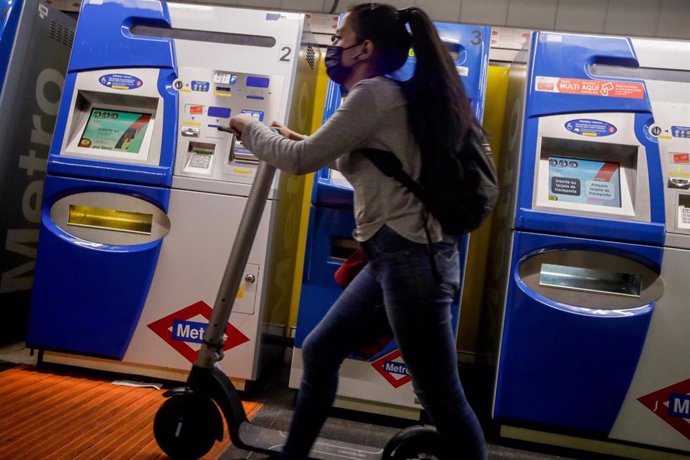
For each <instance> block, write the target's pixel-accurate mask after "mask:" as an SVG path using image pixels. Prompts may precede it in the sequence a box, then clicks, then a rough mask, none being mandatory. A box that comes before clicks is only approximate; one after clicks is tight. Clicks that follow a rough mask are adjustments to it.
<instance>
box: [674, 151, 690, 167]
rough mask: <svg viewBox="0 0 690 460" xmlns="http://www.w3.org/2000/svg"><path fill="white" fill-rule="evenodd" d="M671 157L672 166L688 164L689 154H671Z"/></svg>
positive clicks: (689, 160)
mask: <svg viewBox="0 0 690 460" xmlns="http://www.w3.org/2000/svg"><path fill="white" fill-rule="evenodd" d="M671 157H672V161H673V164H674V165H687V164H690V153H678V152H671Z"/></svg>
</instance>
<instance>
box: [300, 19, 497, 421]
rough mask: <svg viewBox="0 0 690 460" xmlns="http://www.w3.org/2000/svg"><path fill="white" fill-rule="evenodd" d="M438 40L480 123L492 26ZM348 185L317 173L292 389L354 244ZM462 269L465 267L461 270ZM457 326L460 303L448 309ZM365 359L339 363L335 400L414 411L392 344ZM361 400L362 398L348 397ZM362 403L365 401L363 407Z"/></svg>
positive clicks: (334, 99) (332, 90) (333, 90)
mask: <svg viewBox="0 0 690 460" xmlns="http://www.w3.org/2000/svg"><path fill="white" fill-rule="evenodd" d="M435 25H436V28H437V30H438V32H439V34H440V36H441V39H442V40H443V41H444V43H445V44H446V46H447V48H448V50H449V52H450V53H451V55H452V56H453V59H454V61H455V63H456V66H457V70H458V74H459V76H460V79H461V81H462V82H463V84H464V86H465V91H466V93H467V95H468V97H469V98H470V99H471V102H472V107H473V109H474V113H475V115H476V117H477V118H478V119H479V120H481V119H482V114H483V109H484V91H485V88H486V78H487V72H488V64H489V58H488V56H489V42H490V34H491V29H490V28H489V27H485V26H472V25H461V24H450V23H442V22H438V23H435ZM414 63H415V59H414V56H412V55H411V56H410V58H409V59H408V61H407V62H406V63H405V65H404V66H403V67H402V68H401V69H399V70H398V71H396V72H395V73H394V74H393V75H391V77H392V78H395V79H397V80H402V81H404V80H407V79H408V78H410V77H411V76H412V73H413V71H414ZM340 101H341V94H340V87H339V85H336V84H334V83H333V82H330V83H329V87H328V93H327V97H326V107H325V111H324V120H327V119H328V118H329V117H330V116H331V115H332V114H333V113H334V112H335V111H336V110H337V108H338V107H339V105H340ZM352 199H353V198H352V187H351V185H350V184H349V183H348V182H347V180H346V179H345V178H344V177H343V176H342V175H341V174H340V173H339V172H338V171H335V170H331V169H328V168H324V169H322V170H320V171H317V172H316V174H315V178H314V186H313V189H312V200H311V209H310V214H309V226H308V230H307V231H308V233H307V245H306V254H305V264H304V278H303V282H302V291H301V295H300V306H299V313H298V317H297V330H296V335H295V350H294V354H293V362H292V371H291V374H290V386H292V387H293V388H297V387H298V386H299V381H300V378H301V375H302V359H301V353H300V347H301V346H302V343H303V341H304V339H305V338H306V336H307V335H308V334H309V332H310V331H311V330H313V329H314V327H316V325H317V324H318V323H319V321H320V320H321V318H323V316H324V315H325V314H326V312H327V311H328V309H329V308H330V307H331V305H332V304H333V303H334V302H335V300H336V299H337V297H338V296H339V295H340V292H341V288H339V287H338V286H337V285H336V283H335V281H334V278H333V275H334V273H335V271H336V270H337V269H338V267H339V266H340V264H341V263H342V261H343V260H344V259H345V258H347V256H348V255H349V254H350V253H352V251H353V250H354V249H355V248H356V246H357V245H356V242H355V241H354V240H353V238H352V232H353V231H354V227H355V222H354V216H353V207H352ZM468 243H469V237H468V236H465V237H463V238H461V240H460V243H459V244H460V249H461V259H460V260H461V264H462V268H463V269H464V265H465V262H466V257H467V246H468ZM463 271H464V270H463ZM453 315H454V318H455V325H456V327H457V321H458V317H459V305H458V304H457V303H456V304H455V305H454V309H453ZM380 345H381V347H380V348H379V349H378V350H377V351H376V352H375V353H373V350H371V351H372V353H373V354H369V353H367V356H366V357H365V356H356V355H353V356H352V357H351V358H348V359H347V360H346V361H345V363H344V364H343V366H342V368H341V371H340V384H339V387H338V396H339V399H338V401H337V402H336V404H341V405H346V406H351V407H356V408H358V409H362V410H376V411H379V412H380V411H388V412H389V413H391V414H395V415H403V416H412V417H414V416H416V414H417V413H418V410H419V409H420V405H419V403H418V402H416V400H415V396H414V394H413V392H412V388H411V387H412V385H411V383H410V376H409V374H408V373H407V368H406V366H405V364H404V363H403V362H402V359H401V358H400V352H399V350H398V348H397V345H396V344H395V342H394V341H390V342H388V343H387V344H386V343H385V342H384V343H381V344H380ZM353 401H360V403H357V402H353ZM361 401H366V404H361Z"/></svg>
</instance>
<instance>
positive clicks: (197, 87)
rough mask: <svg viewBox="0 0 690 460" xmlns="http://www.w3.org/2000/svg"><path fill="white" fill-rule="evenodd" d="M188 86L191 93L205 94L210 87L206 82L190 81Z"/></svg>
mask: <svg viewBox="0 0 690 460" xmlns="http://www.w3.org/2000/svg"><path fill="white" fill-rule="evenodd" d="M189 86H190V87H191V88H192V91H198V92H200V93H207V92H208V90H209V88H210V87H211V84H210V83H209V82H207V81H198V80H192V81H191V83H190V84H189Z"/></svg>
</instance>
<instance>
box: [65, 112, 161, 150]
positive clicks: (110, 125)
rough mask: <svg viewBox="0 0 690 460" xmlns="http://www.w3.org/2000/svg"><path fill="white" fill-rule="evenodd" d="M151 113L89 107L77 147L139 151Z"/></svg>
mask: <svg viewBox="0 0 690 460" xmlns="http://www.w3.org/2000/svg"><path fill="white" fill-rule="evenodd" d="M150 121H151V114H149V113H140V112H139V113H138V112H125V111H122V110H107V109H98V108H93V109H91V114H89V120H88V121H87V122H86V128H84V132H83V133H82V135H81V139H79V147H83V148H88V149H103V150H115V151H118V152H130V153H139V149H141V143H142V142H143V140H144V135H145V134H146V129H147V128H148V126H149V123H150Z"/></svg>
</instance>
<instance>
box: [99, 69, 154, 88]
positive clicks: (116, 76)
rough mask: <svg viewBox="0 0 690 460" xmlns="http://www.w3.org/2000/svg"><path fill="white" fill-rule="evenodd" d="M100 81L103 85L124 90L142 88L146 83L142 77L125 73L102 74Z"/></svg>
mask: <svg viewBox="0 0 690 460" xmlns="http://www.w3.org/2000/svg"><path fill="white" fill-rule="evenodd" d="M98 82H99V83H100V84H101V85H103V86H107V87H108V88H113V89H122V90H130V89H137V88H141V87H142V86H143V84H144V82H143V81H141V79H140V78H137V77H135V76H134V75H127V74H124V73H109V74H106V75H101V76H100V77H99V78H98Z"/></svg>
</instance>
